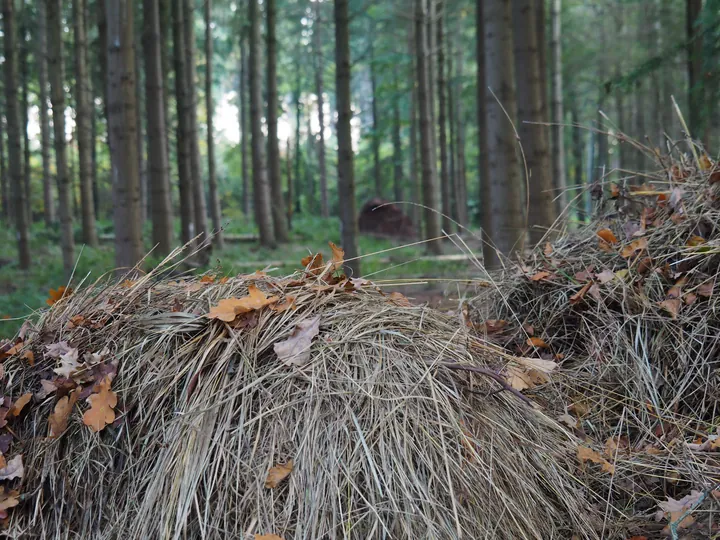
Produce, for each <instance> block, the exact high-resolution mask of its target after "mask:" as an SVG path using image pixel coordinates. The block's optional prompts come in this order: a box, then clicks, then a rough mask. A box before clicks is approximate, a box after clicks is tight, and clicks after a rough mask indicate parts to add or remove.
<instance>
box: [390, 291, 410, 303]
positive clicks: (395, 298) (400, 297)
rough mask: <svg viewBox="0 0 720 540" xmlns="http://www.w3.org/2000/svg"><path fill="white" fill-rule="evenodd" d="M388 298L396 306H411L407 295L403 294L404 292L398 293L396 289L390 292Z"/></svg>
mask: <svg viewBox="0 0 720 540" xmlns="http://www.w3.org/2000/svg"><path fill="white" fill-rule="evenodd" d="M388 299H389V300H390V302H392V303H393V304H395V305H396V306H400V307H412V304H411V303H410V300H408V298H407V296H405V295H404V294H402V293H399V292H397V291H396V292H392V293H390V295H389V296H388Z"/></svg>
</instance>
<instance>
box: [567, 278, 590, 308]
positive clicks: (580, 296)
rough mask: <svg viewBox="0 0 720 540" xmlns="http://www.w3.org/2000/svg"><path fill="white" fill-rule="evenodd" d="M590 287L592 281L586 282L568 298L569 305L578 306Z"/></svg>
mask: <svg viewBox="0 0 720 540" xmlns="http://www.w3.org/2000/svg"><path fill="white" fill-rule="evenodd" d="M590 287H592V281H588V282H587V283H585V285H583V287H582V289H580V290H579V291H578V292H576V293H575V294H573V295H572V296H571V297H570V303H571V304H573V305H575V304H578V303H579V302H580V301H582V299H583V298H585V294H586V293H587V292H588V291H589V290H590Z"/></svg>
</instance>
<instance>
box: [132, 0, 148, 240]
mask: <svg viewBox="0 0 720 540" xmlns="http://www.w3.org/2000/svg"><path fill="white" fill-rule="evenodd" d="M135 1H138V0H135ZM141 39H142V38H141V36H140V34H139V33H138V35H137V36H133V52H134V54H135V103H136V105H135V117H136V119H135V124H136V126H137V138H136V141H137V157H138V173H139V175H140V224H141V227H144V224H145V222H146V221H147V215H148V171H147V161H146V159H145V126H144V123H143V119H144V118H145V115H146V113H147V111H146V110H145V107H144V105H145V100H144V97H145V95H144V94H143V91H142V87H143V84H142V73H143V70H142V57H141V51H140V47H135V46H134V43H135V41H137V42H138V43H139V42H140V41H141Z"/></svg>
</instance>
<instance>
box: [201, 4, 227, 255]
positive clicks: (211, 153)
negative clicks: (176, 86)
mask: <svg viewBox="0 0 720 540" xmlns="http://www.w3.org/2000/svg"><path fill="white" fill-rule="evenodd" d="M211 13H212V0H205V111H206V114H207V152H208V187H209V188H210V217H211V218H212V225H213V229H214V231H215V235H214V236H213V246H215V249H218V250H222V249H224V248H225V240H224V234H223V230H222V211H221V209H220V195H219V193H218V186H217V175H216V172H215V128H214V123H213V116H214V115H215V107H214V105H213V95H212V94H213V37H212V26H211V22H212V21H211Z"/></svg>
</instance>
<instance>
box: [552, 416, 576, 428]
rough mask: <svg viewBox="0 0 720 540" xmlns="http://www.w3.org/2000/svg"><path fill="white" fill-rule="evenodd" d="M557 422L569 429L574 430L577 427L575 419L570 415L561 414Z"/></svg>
mask: <svg viewBox="0 0 720 540" xmlns="http://www.w3.org/2000/svg"><path fill="white" fill-rule="evenodd" d="M557 421H558V422H560V423H561V424H565V425H566V426H567V427H569V428H571V429H575V428H576V427H578V421H577V418H575V417H574V416H572V415H569V414H568V413H565V414H561V415H560V416H558V417H557Z"/></svg>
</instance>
